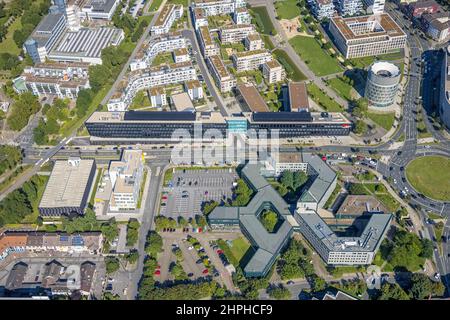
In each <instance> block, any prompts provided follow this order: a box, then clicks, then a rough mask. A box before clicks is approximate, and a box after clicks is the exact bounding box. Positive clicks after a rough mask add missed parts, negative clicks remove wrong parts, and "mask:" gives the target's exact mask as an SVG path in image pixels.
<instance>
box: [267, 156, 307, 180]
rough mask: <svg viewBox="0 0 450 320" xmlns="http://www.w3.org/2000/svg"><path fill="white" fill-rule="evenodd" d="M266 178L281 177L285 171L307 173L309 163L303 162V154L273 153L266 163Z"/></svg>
mask: <svg viewBox="0 0 450 320" xmlns="http://www.w3.org/2000/svg"><path fill="white" fill-rule="evenodd" d="M264 165H265V166H264V171H265V175H266V176H274V177H279V176H280V175H281V174H282V173H283V171H292V172H295V171H302V172H304V173H306V172H307V169H308V163H307V162H304V161H303V157H302V153H301V152H278V153H271V154H270V156H269V157H268V158H267V160H266V161H265V162H264Z"/></svg>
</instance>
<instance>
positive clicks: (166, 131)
mask: <svg viewBox="0 0 450 320" xmlns="http://www.w3.org/2000/svg"><path fill="white" fill-rule="evenodd" d="M85 125H86V128H87V130H88V131H89V134H90V135H91V141H92V143H94V144H95V143H99V144H104V143H105V142H107V141H110V142H111V143H116V142H120V141H122V142H124V143H152V142H155V141H171V139H172V135H173V134H174V133H175V132H176V130H177V129H185V130H187V132H188V133H189V134H190V135H191V137H194V129H196V128H197V129H199V130H201V132H202V134H203V133H204V132H206V130H208V129H215V130H218V131H219V132H220V133H221V134H222V136H223V137H224V138H225V137H227V135H228V134H229V133H234V132H240V133H246V132H247V130H249V129H253V130H256V132H263V131H264V132H267V135H268V136H269V137H270V136H271V134H272V133H273V134H278V136H279V137H280V138H293V137H304V136H330V135H340V136H342V135H348V134H350V130H351V122H350V121H349V120H347V119H346V118H345V117H344V116H343V115H342V114H341V113H326V114H324V113H310V112H257V113H250V112H246V113H242V114H240V115H234V116H232V117H223V116H222V115H221V114H220V113H219V112H212V113H201V112H197V113H194V112H158V111H154V112H144V111H140V112H139V111H127V112H94V113H93V114H92V115H91V117H90V118H89V119H88V120H87V121H86V122H85ZM238 129H239V130H238ZM236 130H237V131H236ZM273 130H274V131H273ZM176 141H178V140H176Z"/></svg>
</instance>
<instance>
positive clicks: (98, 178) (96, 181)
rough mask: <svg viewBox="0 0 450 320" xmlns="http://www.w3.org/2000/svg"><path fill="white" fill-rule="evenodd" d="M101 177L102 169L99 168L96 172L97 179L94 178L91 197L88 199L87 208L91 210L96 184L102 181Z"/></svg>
mask: <svg viewBox="0 0 450 320" xmlns="http://www.w3.org/2000/svg"><path fill="white" fill-rule="evenodd" d="M102 176H103V169H102V168H100V169H98V171H97V177H96V178H95V183H94V187H93V188H92V193H91V197H90V198H89V206H90V207H91V208H93V207H94V202H95V194H96V193H97V188H98V184H99V183H100V180H101V179H102Z"/></svg>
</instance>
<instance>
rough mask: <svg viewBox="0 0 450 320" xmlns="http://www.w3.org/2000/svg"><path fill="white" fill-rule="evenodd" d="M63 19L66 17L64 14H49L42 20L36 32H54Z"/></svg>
mask: <svg viewBox="0 0 450 320" xmlns="http://www.w3.org/2000/svg"><path fill="white" fill-rule="evenodd" d="M61 17H64V13H49V14H47V15H46V16H45V17H44V18H42V20H41V22H40V23H39V24H38V25H37V27H36V29H35V30H34V32H37V33H40V32H52V31H53V29H54V28H55V26H56V25H57V23H58V22H59V20H60V19H61Z"/></svg>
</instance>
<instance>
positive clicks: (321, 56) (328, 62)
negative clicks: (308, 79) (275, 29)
mask: <svg viewBox="0 0 450 320" xmlns="http://www.w3.org/2000/svg"><path fill="white" fill-rule="evenodd" d="M289 43H290V44H291V45H292V47H293V48H294V50H295V52H297V54H298V55H299V56H300V57H301V58H302V59H303V61H305V63H306V64H307V65H308V67H309V68H310V69H311V71H312V72H314V73H315V74H316V75H317V76H326V75H329V74H332V73H337V72H341V71H342V68H341V67H340V66H339V64H338V61H337V60H336V59H334V58H332V57H331V56H329V55H328V54H327V53H326V52H325V51H324V50H323V49H322V48H321V47H320V45H319V43H318V42H317V40H316V39H314V38H311V37H304V36H295V37H294V38H292V39H291V40H289Z"/></svg>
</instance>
